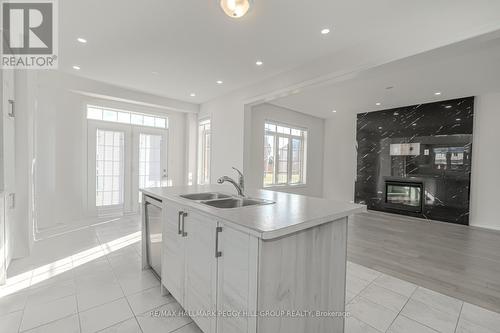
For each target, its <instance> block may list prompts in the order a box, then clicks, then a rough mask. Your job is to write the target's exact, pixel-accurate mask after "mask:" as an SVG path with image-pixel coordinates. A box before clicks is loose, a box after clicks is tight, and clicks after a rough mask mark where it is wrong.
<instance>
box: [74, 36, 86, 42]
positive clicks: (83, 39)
mask: <svg viewBox="0 0 500 333" xmlns="http://www.w3.org/2000/svg"><path fill="white" fill-rule="evenodd" d="M76 40H77V41H78V42H80V43H82V44H86V43H87V40H86V39H85V38H82V37H78V38H77V39H76Z"/></svg>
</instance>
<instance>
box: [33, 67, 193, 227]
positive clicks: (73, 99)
mask: <svg viewBox="0 0 500 333" xmlns="http://www.w3.org/2000/svg"><path fill="white" fill-rule="evenodd" d="M76 91H78V92H76ZM97 91H101V92H102V93H103V94H102V95H103V96H104V95H105V96H110V94H112V97H118V98H117V99H116V100H110V99H107V98H106V99H104V98H96V97H91V96H96V95H93V94H87V93H80V92H92V93H94V92H97ZM36 98H37V103H38V107H37V109H36V122H35V124H36V125H35V136H36V175H37V176H36V181H35V185H36V186H35V189H36V192H35V193H36V194H35V198H36V207H37V226H38V227H39V228H40V229H44V228H52V227H55V226H68V225H70V226H71V225H78V224H84V223H86V220H87V219H89V218H91V216H89V215H88V213H87V181H88V180H87V122H86V105H87V104H96V105H101V106H108V107H115V108H123V109H126V110H131V111H139V112H147V113H156V114H163V115H167V116H168V119H169V140H168V142H169V145H168V175H169V179H170V180H171V181H172V184H173V185H183V184H184V183H185V180H186V172H185V169H186V168H185V162H186V159H185V156H186V155H185V151H186V146H185V122H186V113H183V112H176V111H169V110H166V109H167V108H169V106H170V104H169V103H170V100H168V99H162V98H160V97H154V98H150V96H149V95H147V94H141V93H137V92H133V91H129V90H126V89H122V88H118V87H114V86H110V85H106V84H103V83H100V82H95V81H92V80H88V79H84V78H79V77H76V76H72V75H67V74H63V73H60V72H55V71H46V72H40V73H39V77H38V91H37V96H36ZM160 104H161V106H162V108H157V107H151V106H149V105H160ZM179 105H181V106H182V105H183V104H179V103H177V104H175V105H173V108H175V109H176V110H177V109H178V107H179ZM193 106H195V105H194V104H193ZM196 108H197V106H196V107H193V109H196ZM91 181H93V180H91Z"/></svg>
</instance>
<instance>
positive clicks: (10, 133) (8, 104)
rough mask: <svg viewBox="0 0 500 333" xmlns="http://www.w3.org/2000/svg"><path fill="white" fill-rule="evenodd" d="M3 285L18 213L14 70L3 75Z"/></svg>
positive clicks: (0, 229) (0, 254) (0, 224)
mask: <svg viewBox="0 0 500 333" xmlns="http://www.w3.org/2000/svg"><path fill="white" fill-rule="evenodd" d="M0 82H1V84H2V85H1V87H0V100H1V103H2V104H1V105H0V107H1V108H0V192H3V194H2V195H0V200H1V201H2V202H1V206H2V207H1V209H0V214H1V217H0V284H2V282H3V281H2V280H3V279H4V277H5V272H6V270H7V266H8V264H9V262H10V259H11V256H12V255H11V248H12V231H11V230H12V226H13V225H14V213H15V171H16V166H15V158H16V155H15V102H14V71H13V70H3V71H2V73H1V75H0Z"/></svg>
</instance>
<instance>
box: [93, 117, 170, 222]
mask: <svg viewBox="0 0 500 333" xmlns="http://www.w3.org/2000/svg"><path fill="white" fill-rule="evenodd" d="M167 133H168V132H167V130H160V129H149V128H146V127H138V126H137V127H136V126H130V125H123V124H115V123H108V122H102V121H91V120H89V121H88V154H89V156H88V161H89V162H88V180H89V181H88V208H89V212H90V213H91V215H98V216H103V215H112V214H116V213H123V212H125V213H129V212H135V211H138V209H139V200H140V198H141V196H140V195H139V189H140V188H144V187H157V186H164V185H166V184H167V157H166V156H167Z"/></svg>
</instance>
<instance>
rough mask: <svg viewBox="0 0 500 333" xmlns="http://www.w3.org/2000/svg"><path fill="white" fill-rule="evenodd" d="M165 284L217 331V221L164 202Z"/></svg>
mask: <svg viewBox="0 0 500 333" xmlns="http://www.w3.org/2000/svg"><path fill="white" fill-rule="evenodd" d="M164 209H165V210H166V221H165V224H164V226H165V227H164V234H165V235H164V247H163V248H164V254H163V263H162V283H163V285H164V286H165V287H166V288H167V290H168V291H169V292H170V293H171V294H172V295H173V296H174V297H175V299H176V300H177V301H178V302H179V303H180V304H181V305H182V306H183V308H184V310H186V311H188V312H189V313H190V314H191V315H192V318H193V320H194V322H195V323H196V324H197V325H198V326H199V327H200V328H201V329H202V330H203V332H205V333H215V329H216V317H215V316H214V315H213V313H215V310H216V296H217V295H216V290H217V289H216V288H217V284H216V279H217V258H216V257H215V251H216V241H215V240H216V232H217V221H216V220H214V219H212V218H209V217H207V216H204V215H202V214H199V213H195V212H192V211H190V210H188V209H186V207H183V206H180V205H177V204H174V203H172V202H170V201H167V202H166V203H165V206H164Z"/></svg>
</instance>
